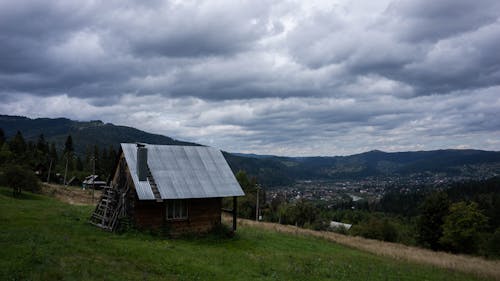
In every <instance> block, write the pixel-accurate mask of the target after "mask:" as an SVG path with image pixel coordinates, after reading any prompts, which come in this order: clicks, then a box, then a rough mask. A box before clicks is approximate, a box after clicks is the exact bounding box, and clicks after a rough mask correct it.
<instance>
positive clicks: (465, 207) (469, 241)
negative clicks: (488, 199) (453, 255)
mask: <svg viewBox="0 0 500 281" xmlns="http://www.w3.org/2000/svg"><path fill="white" fill-rule="evenodd" d="M486 222H487V217H486V216H485V215H483V214H482V213H481V211H480V210H479V209H478V206H477V203H475V202H471V203H469V204H467V203H466V202H463V201H462V202H458V203H454V204H452V205H451V206H450V213H449V215H447V216H446V217H445V218H444V224H443V236H442V237H441V239H439V241H440V242H441V243H442V244H443V245H445V246H447V247H448V248H449V249H450V250H452V251H455V252H461V253H468V254H470V253H475V252H476V251H477V246H478V242H479V235H480V233H481V231H482V230H483V229H484V228H485V227H486Z"/></svg>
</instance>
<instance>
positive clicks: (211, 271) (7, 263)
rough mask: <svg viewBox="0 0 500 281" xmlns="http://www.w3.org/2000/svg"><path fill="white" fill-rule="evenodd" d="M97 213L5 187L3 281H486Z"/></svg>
mask: <svg viewBox="0 0 500 281" xmlns="http://www.w3.org/2000/svg"><path fill="white" fill-rule="evenodd" d="M91 211H92V207H91V206H74V205H69V204H66V203H62V202H59V201H57V200H55V199H53V198H49V197H45V196H41V195H32V194H26V193H24V195H23V198H22V199H13V198H12V197H11V192H10V190H9V189H5V188H0V280H487V279H484V278H483V279H481V277H479V276H474V275H467V274H464V273H460V272H456V271H451V270H443V269H440V268H437V267H432V266H426V265H419V264H415V263H411V262H408V261H400V260H395V259H391V258H387V257H381V256H377V255H373V254H370V253H367V252H363V251H360V250H356V249H353V248H349V247H345V246H341V245H339V244H336V243H333V242H330V241H327V240H325V239H322V238H313V237H307V236H297V235H291V234H286V233H277V232H274V231H272V230H265V229H260V228H256V227H251V226H245V227H241V228H239V229H238V233H237V235H236V237H234V238H231V239H221V238H217V237H216V236H207V237H204V238H193V237H191V238H183V239H177V240H167V239H163V238H161V237H159V236H155V235H151V234H147V233H139V232H129V233H126V234H121V235H117V234H111V233H107V232H103V231H101V230H99V229H97V228H94V227H92V226H91V225H89V224H88V223H87V218H88V217H89V215H90V212H91Z"/></svg>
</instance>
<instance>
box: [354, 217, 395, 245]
mask: <svg viewBox="0 0 500 281" xmlns="http://www.w3.org/2000/svg"><path fill="white" fill-rule="evenodd" d="M351 233H352V234H354V235H359V236H363V237H365V238H370V239H377V240H383V241H388V242H396V241H397V240H398V230H397V228H396V227H395V226H394V224H393V223H391V222H390V221H389V220H387V219H382V220H380V219H376V218H372V219H370V220H369V221H368V222H367V223H362V224H359V225H355V226H353V227H352V230H351Z"/></svg>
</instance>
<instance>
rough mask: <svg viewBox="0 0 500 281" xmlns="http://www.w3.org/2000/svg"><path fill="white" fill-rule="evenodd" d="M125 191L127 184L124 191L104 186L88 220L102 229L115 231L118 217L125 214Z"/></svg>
mask: <svg viewBox="0 0 500 281" xmlns="http://www.w3.org/2000/svg"><path fill="white" fill-rule="evenodd" d="M127 192H128V184H127V188H126V190H125V191H124V192H120V191H119V190H118V189H116V188H113V187H109V186H106V187H105V188H104V190H103V193H102V196H101V199H100V200H99V203H98V204H97V206H96V208H95V210H94V213H92V216H91V217H90V220H89V222H90V223H91V224H93V225H95V226H97V227H100V228H102V229H104V230H107V231H115V230H116V227H117V226H118V219H119V218H121V217H124V216H125V215H126V214H125V213H126V210H125V196H126V194H127Z"/></svg>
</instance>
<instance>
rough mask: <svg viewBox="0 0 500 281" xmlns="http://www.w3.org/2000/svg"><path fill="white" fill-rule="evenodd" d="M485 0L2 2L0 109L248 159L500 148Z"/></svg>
mask: <svg viewBox="0 0 500 281" xmlns="http://www.w3.org/2000/svg"><path fill="white" fill-rule="evenodd" d="M497 2H498V1H475V2H470V1H437V2H436V1H392V2H391V1H373V2H370V3H367V2H366V1H359V2H358V1H345V2H342V1H341V2H339V3H337V4H333V3H331V2H329V1H314V2H305V3H300V2H299V3H297V2H288V1H285V2H275V1H264V2H258V3H257V2H255V1H244V2H241V3H237V4H236V3H233V2H231V1H216V2H213V1H210V2H204V1H194V2H187V1H182V2H175V1H171V2H170V1H148V2H141V3H137V2H135V1H107V2H105V3H98V2H92V1H89V2H85V1H83V2H82V1H64V2H58V1H54V2H42V1H17V2H11V3H9V2H5V1H4V2H1V3H0V47H1V50H2V51H0V101H1V104H0V112H1V113H4V114H22V115H28V116H34V117H35V116H49V117H59V116H67V117H72V118H76V119H103V120H105V121H108V122H114V123H118V124H126V125H132V126H137V124H142V125H141V126H140V128H141V129H146V130H150V131H154V132H160V133H164V134H167V135H170V136H173V137H176V138H180V139H186V140H191V141H197V142H201V143H206V144H211V145H215V146H218V147H221V148H223V149H226V150H233V151H246V152H261V153H276V154H293V155H311V154H328V155H332V154H347V153H353V152H361V151H364V150H369V149H386V150H411V149H434V148H444V147H476V148H484V149H497V150H498V149H499V147H500V143H499V142H498V141H496V140H497V139H498V137H499V135H500V123H499V121H497V119H498V118H496V115H497V114H498V113H497V112H499V111H500V100H499V97H498V90H499V87H500V85H499V84H500V56H499V55H498V51H497V48H498V46H499V45H500V13H499V12H498V11H500V7H499V4H498V3H497ZM74 108H79V109H80V110H78V111H74V110H73V109H74Z"/></svg>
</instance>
